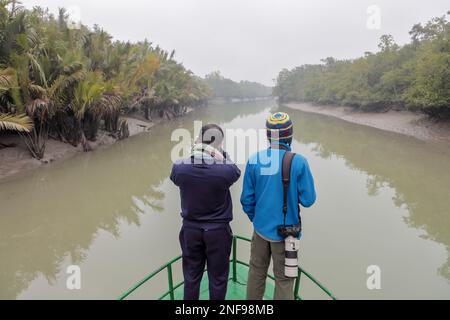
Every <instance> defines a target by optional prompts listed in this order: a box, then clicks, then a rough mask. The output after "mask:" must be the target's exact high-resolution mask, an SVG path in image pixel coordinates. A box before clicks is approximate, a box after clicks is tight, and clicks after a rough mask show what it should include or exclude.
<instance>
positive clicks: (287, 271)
mask: <svg viewBox="0 0 450 320" xmlns="http://www.w3.org/2000/svg"><path fill="white" fill-rule="evenodd" d="M301 231H302V228H301V226H300V225H290V226H280V227H279V228H278V234H279V235H281V236H282V237H284V245H285V262H284V275H285V276H286V277H287V278H297V277H298V251H299V249H300V241H299V240H298V238H299V236H300V232H301Z"/></svg>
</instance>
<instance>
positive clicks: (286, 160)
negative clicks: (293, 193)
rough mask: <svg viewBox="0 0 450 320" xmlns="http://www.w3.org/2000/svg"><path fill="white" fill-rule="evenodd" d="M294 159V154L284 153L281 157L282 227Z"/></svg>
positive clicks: (286, 208)
mask: <svg viewBox="0 0 450 320" xmlns="http://www.w3.org/2000/svg"><path fill="white" fill-rule="evenodd" d="M294 157H295V153H292V152H289V151H286V153H285V154H284V157H283V167H282V179H283V214H284V220H283V221H284V225H286V215H287V210H288V207H287V198H288V190H289V184H290V182H291V168H292V160H293V159H294Z"/></svg>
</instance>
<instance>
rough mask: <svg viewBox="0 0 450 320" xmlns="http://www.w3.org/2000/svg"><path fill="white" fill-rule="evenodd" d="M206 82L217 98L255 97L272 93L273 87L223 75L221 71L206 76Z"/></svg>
mask: <svg viewBox="0 0 450 320" xmlns="http://www.w3.org/2000/svg"><path fill="white" fill-rule="evenodd" d="M205 81H206V84H207V85H208V86H209V87H210V88H211V90H212V96H213V98H216V99H225V100H232V99H254V98H264V97H269V96H271V95H272V89H271V88H270V87H267V86H265V85H262V84H260V83H257V82H250V81H240V82H235V81H233V80H230V79H227V78H225V77H223V76H222V75H221V74H220V72H218V71H216V72H212V73H210V74H208V75H207V76H206V77H205Z"/></svg>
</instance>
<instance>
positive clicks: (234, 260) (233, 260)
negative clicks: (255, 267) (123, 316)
mask: <svg viewBox="0 0 450 320" xmlns="http://www.w3.org/2000/svg"><path fill="white" fill-rule="evenodd" d="M239 240H242V241H245V242H250V243H251V240H250V239H248V238H245V237H241V236H234V237H233V252H232V258H231V261H230V262H231V266H232V276H231V278H230V280H232V281H233V282H234V283H237V282H238V279H237V266H238V265H243V266H246V267H250V265H249V264H248V263H245V262H242V261H240V260H239V259H238V258H237V244H238V241H239ZM179 260H181V256H179V257H177V258H175V259H173V260H171V261H170V262H168V263H166V264H165V265H163V266H161V267H160V268H159V269H157V270H155V271H154V272H152V273H150V274H149V275H148V276H146V277H145V278H144V279H142V280H141V281H139V282H138V283H136V284H135V285H134V286H132V287H131V288H130V289H128V290H127V291H126V292H124V293H123V294H122V295H121V296H120V297H119V299H118V300H124V299H125V298H127V297H128V296H130V295H131V294H132V293H133V292H135V291H136V290H137V289H139V288H140V287H141V286H142V285H144V284H145V283H147V282H148V281H149V280H151V279H152V278H154V277H155V276H157V275H158V274H160V273H161V272H163V271H164V270H167V283H168V290H167V291H166V292H165V293H164V294H163V295H162V296H160V297H159V300H163V299H165V298H166V297H167V296H169V298H170V300H175V290H177V289H178V288H180V287H181V286H182V285H183V284H184V282H180V283H177V284H176V285H174V282H173V267H172V266H173V264H175V263H176V262H178V261H179ZM298 270H299V274H298V277H297V279H296V280H295V285H294V296H295V299H296V300H302V298H301V296H300V280H301V278H302V275H304V276H306V277H307V278H308V279H310V280H311V281H312V282H313V283H314V284H315V285H316V286H317V287H319V288H320V289H321V290H322V291H323V292H324V293H325V294H326V295H327V296H328V297H330V298H331V299H333V300H337V298H336V297H335V296H334V295H333V294H332V293H331V292H330V290H328V289H327V288H326V287H325V286H323V285H322V284H321V283H320V282H319V281H317V280H316V279H314V277H313V276H311V275H310V274H309V273H308V272H306V271H305V270H304V269H302V268H301V267H299V268H298ZM205 271H206V270H205ZM268 278H269V279H271V280H273V281H275V277H274V276H273V275H271V274H269V275H268Z"/></svg>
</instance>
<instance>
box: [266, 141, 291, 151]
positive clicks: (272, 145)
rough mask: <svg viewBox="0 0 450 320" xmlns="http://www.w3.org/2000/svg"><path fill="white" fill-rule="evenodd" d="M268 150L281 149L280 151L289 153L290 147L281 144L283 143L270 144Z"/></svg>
mask: <svg viewBox="0 0 450 320" xmlns="http://www.w3.org/2000/svg"><path fill="white" fill-rule="evenodd" d="M270 148H272V149H282V150H286V151H291V150H292V148H291V146H290V145H288V144H286V143H283V142H272V143H271V144H270Z"/></svg>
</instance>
